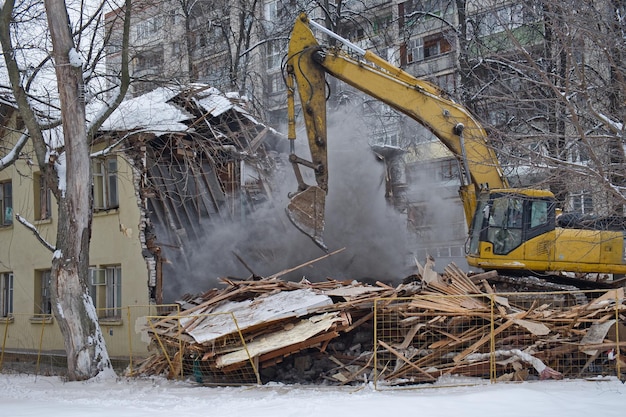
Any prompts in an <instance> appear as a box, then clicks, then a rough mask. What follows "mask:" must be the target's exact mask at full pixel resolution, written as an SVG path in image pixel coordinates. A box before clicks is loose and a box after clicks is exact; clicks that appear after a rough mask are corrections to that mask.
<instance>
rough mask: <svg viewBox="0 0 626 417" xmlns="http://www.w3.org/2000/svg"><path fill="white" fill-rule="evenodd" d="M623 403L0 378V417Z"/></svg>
mask: <svg viewBox="0 0 626 417" xmlns="http://www.w3.org/2000/svg"><path fill="white" fill-rule="evenodd" d="M429 387H432V385H429ZM625 396H626V385H624V384H622V383H621V382H620V381H619V380H617V379H616V378H612V379H604V380H603V379H599V380H594V381H583V380H566V381H537V382H523V383H515V384H506V383H498V384H487V385H485V384H480V383H479V384H477V385H471V386H454V387H440V386H437V387H436V389H429V388H425V389H381V390H375V389H374V387H373V385H372V384H371V383H369V384H368V383H364V384H362V385H360V386H342V387H333V386H320V385H316V386H301V385H285V384H278V383H268V384H266V385H263V386H253V387H250V386H241V387H210V386H198V385H197V384H195V383H192V382H189V381H170V380H167V379H165V378H160V377H156V378H141V379H140V378H137V379H132V378H130V379H127V378H121V379H119V380H114V379H106V380H98V379H96V378H94V379H92V380H89V381H84V382H67V381H64V380H63V378H59V377H54V376H35V375H21V374H0V404H2V415H3V416H21V417H40V416H42V415H45V416H46V417H68V416H89V417H109V416H116V417H131V416H132V417H135V416H150V417H171V416H172V415H175V416H177V417H192V416H193V417H196V416H204V415H211V416H254V417H270V416H271V417H286V416H302V417H306V416H359V417H370V416H371V417H379V416H393V415H396V416H405V415H408V414H412V413H413V414H417V413H418V412H419V414H420V415H424V416H438V417H459V416H463V417H485V416H498V417H517V416H567V417H590V416H602V417H618V416H620V417H621V416H622V415H623V414H624V398H625ZM411 410H413V412H411ZM416 410H418V411H416Z"/></svg>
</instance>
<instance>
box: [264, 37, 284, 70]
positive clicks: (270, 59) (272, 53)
mask: <svg viewBox="0 0 626 417" xmlns="http://www.w3.org/2000/svg"><path fill="white" fill-rule="evenodd" d="M266 45H267V54H266V56H267V69H268V70H273V69H278V68H280V61H281V58H282V54H281V49H282V48H281V43H280V42H278V41H269V42H267V44H266Z"/></svg>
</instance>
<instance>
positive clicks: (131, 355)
mask: <svg viewBox="0 0 626 417" xmlns="http://www.w3.org/2000/svg"><path fill="white" fill-rule="evenodd" d="M351 305H352V304H350V303H346V304H343V306H344V308H349V307H350V306H351ZM371 306H372V307H371V310H370V307H367V310H366V311H364V312H363V313H367V314H363V315H362V316H358V317H360V318H358V319H356V322H355V323H352V324H350V325H348V326H347V327H345V329H346V330H345V332H346V333H345V335H346V336H347V335H348V334H347V332H348V331H350V330H352V329H353V328H355V327H356V326H360V327H359V328H361V327H362V328H363V329H364V331H362V332H354V333H351V334H352V335H353V336H354V337H353V338H352V339H355V340H356V338H357V336H359V338H358V339H359V340H358V343H357V342H356V341H355V340H352V339H350V340H348V339H345V340H344V339H342V337H343V336H344V331H343V330H342V331H337V329H336V328H335V327H334V326H330V325H329V326H325V327H320V329H324V330H316V333H311V335H310V336H307V337H308V338H309V339H307V340H306V341H305V340H304V339H302V340H300V339H301V338H300V337H298V339H297V342H298V343H295V342H289V343H291V345H290V344H289V343H284V342H281V343H277V344H272V343H274V342H272V340H273V338H274V337H285V336H286V335H287V332H289V331H293V329H292V327H294V326H287V325H286V324H285V323H284V322H281V321H278V322H276V323H264V322H259V323H255V324H254V325H253V326H245V329H241V328H240V325H239V323H238V321H237V317H240V320H241V317H243V316H239V314H244V315H245V312H239V313H237V315H235V314H234V313H231V312H229V313H210V314H209V313H207V314H196V312H194V311H191V312H189V311H187V312H185V314H183V313H182V312H181V311H180V310H179V306H178V305H176V304H174V305H164V306H156V305H148V306H130V307H125V308H123V309H121V310H120V311H119V313H117V314H112V313H111V312H103V313H102V317H101V319H100V324H101V328H102V332H103V335H104V338H105V341H106V344H107V348H108V349H109V354H111V353H110V352H116V354H117V355H118V356H119V357H118V358H117V359H119V363H121V364H122V368H123V371H124V373H125V374H127V375H141V374H144V371H145V370H146V369H149V370H150V374H161V375H163V374H164V375H167V376H168V377H170V378H185V379H192V380H195V381H196V382H198V383H202V384H216V385H232V384H260V383H262V382H261V377H260V376H259V374H260V369H259V368H260V367H261V368H263V371H264V372H265V371H267V369H268V368H267V367H268V366H276V367H280V366H281V365H282V364H283V363H282V361H284V360H285V359H286V358H287V357H288V356H293V357H294V358H296V357H297V355H303V356H302V357H297V358H296V359H300V360H301V361H304V360H305V359H310V360H314V361H315V360H321V359H319V358H320V357H324V358H329V359H331V360H332V361H334V362H335V363H336V364H337V366H336V367H337V369H339V370H340V371H342V372H344V371H345V372H344V374H346V375H344V374H342V375H343V376H345V378H344V379H345V382H342V383H362V382H367V381H373V382H374V384H375V386H376V388H378V389H391V388H396V387H406V386H411V387H421V386H430V385H432V384H436V385H450V384H453V385H457V384H466V383H469V384H474V383H478V381H480V383H488V382H509V381H526V380H533V379H560V378H596V377H598V376H617V377H619V378H624V377H625V376H626V375H625V372H626V363H625V362H624V359H623V358H624V355H623V352H624V349H625V348H626V327H625V326H624V323H625V321H626V317H625V310H626V305H625V304H624V290H623V289H619V290H610V291H601V292H593V291H587V292H582V291H580V292H552V293H548V292H541V293H493V292H490V293H485V292H481V293H479V294H477V293H474V294H465V293H464V294H459V295H433V294H423V295H412V296H410V297H404V298H403V297H392V298H373V303H372V304H371ZM345 315H346V317H347V316H348V315H349V314H347V313H346V314H345ZM355 317H357V316H355ZM299 320H300V319H299ZM268 326H269V327H271V328H272V329H273V333H272V336H271V338H270V337H269V336H267V335H266V330H267V329H266V328H267V327H268ZM316 328H317V327H316ZM342 328H343V327H342ZM320 331H321V332H322V333H319V332H320ZM324 332H326V333H324ZM371 335H373V337H371ZM361 336H365V338H363V337H361ZM0 337H2V345H1V351H0V370H2V368H3V363H6V362H7V361H14V358H15V355H17V354H22V355H24V354H27V355H30V356H29V357H30V359H29V361H30V363H31V368H30V370H32V371H33V372H37V373H48V372H53V371H52V370H51V368H52V366H65V363H64V352H63V337H62V335H61V334H60V331H59V329H58V326H56V325H55V323H54V320H53V319H52V317H51V316H49V315H48V316H37V315H27V314H15V315H11V316H9V317H5V318H0ZM303 337H304V336H303ZM331 340H332V341H337V343H334V342H333V343H330V344H329V342H330V341H331ZM294 343H295V345H294ZM292 345H293V346H292ZM342 345H345V346H344V347H345V349H346V350H345V351H342V350H341V348H340V347H339V346H342ZM353 345H354V346H359V349H358V355H357V354H356V353H354V354H353V353H352V351H351V350H350V349H352V347H353ZM277 346H278V347H277ZM314 358H317V359H314ZM294 361H295V362H297V360H294ZM285 362H286V361H285ZM295 362H294V363H295ZM259 364H262V365H261V366H259ZM353 368H354V369H353ZM332 369H334V368H331V370H332ZM118 370H121V369H120V368H118ZM338 372H339V371H336V372H334V371H333V372H331V373H329V374H328V375H330V377H331V378H327V380H331V379H332V380H335V381H339V382H341V381H342V379H341V378H337V377H336V376H337V375H338ZM353 374H354V375H357V374H358V377H355V376H354V375H353ZM265 375H267V374H265ZM339 376H341V375H339Z"/></svg>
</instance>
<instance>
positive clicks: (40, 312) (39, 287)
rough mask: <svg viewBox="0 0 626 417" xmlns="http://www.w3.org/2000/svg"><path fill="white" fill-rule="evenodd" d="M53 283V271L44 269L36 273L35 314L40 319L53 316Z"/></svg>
mask: <svg viewBox="0 0 626 417" xmlns="http://www.w3.org/2000/svg"><path fill="white" fill-rule="evenodd" d="M51 281H52V270H51V269H42V270H38V271H35V291H36V293H35V297H33V298H34V299H35V302H36V304H35V308H34V310H35V311H34V314H35V316H36V317H38V318H45V316H50V315H52V295H51V292H50V284H51Z"/></svg>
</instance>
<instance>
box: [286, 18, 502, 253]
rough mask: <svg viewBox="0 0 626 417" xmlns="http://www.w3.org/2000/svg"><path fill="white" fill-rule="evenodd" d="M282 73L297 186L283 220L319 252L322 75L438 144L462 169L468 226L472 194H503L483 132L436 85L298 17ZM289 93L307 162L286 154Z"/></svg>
mask: <svg viewBox="0 0 626 417" xmlns="http://www.w3.org/2000/svg"><path fill="white" fill-rule="evenodd" d="M312 27H313V28H316V29H318V30H320V31H322V32H324V33H326V34H327V35H329V36H331V37H333V38H335V39H336V40H337V41H339V42H340V43H341V47H325V46H322V45H320V44H319V42H318V41H317V39H316V38H315V35H314V34H313V31H312V29H311V28H312ZM343 48H345V49H343ZM286 72H287V74H286V80H287V87H288V88H287V90H288V97H287V98H288V100H287V101H288V117H289V132H288V138H289V139H290V140H291V141H292V142H291V149H292V152H291V156H290V160H291V162H292V164H293V166H294V170H295V172H296V178H297V179H298V193H296V194H295V195H294V196H293V197H292V199H291V201H290V204H289V206H288V208H287V213H288V216H289V218H290V219H291V221H292V222H293V223H294V224H295V225H296V227H298V228H299V229H300V230H301V231H303V232H304V233H306V234H307V235H309V236H310V237H311V238H313V240H314V241H315V242H316V243H317V244H318V245H319V246H320V247H322V248H324V249H325V245H324V243H323V239H322V234H323V228H324V204H325V195H326V193H327V192H328V165H327V148H326V144H327V122H326V99H327V97H326V93H327V90H326V79H325V76H326V74H329V75H331V76H333V77H335V78H337V79H339V80H341V81H344V82H345V83H347V84H349V85H351V86H352V87H354V88H356V89H358V90H360V91H362V92H364V93H366V94H368V95H369V96H371V97H374V98H376V99H378V100H380V101H382V102H384V103H386V104H387V105H389V106H391V107H393V108H394V109H396V110H397V111H399V112H401V113H404V114H405V115H407V116H409V117H410V118H412V119H414V120H416V121H417V122H418V123H420V124H421V125H423V126H425V127H426V128H428V129H429V130H430V131H431V132H432V133H433V134H434V135H435V136H436V137H437V138H439V140H441V142H442V143H443V144H444V145H445V146H446V147H447V148H448V149H449V150H450V151H451V152H452V153H453V154H454V155H455V156H456V157H457V158H458V159H459V160H460V161H461V163H462V165H461V166H462V169H463V171H464V180H463V182H464V184H463V186H462V188H461V198H462V201H463V203H464V210H465V214H466V218H467V219H472V216H473V214H474V210H475V207H476V193H477V192H478V191H480V190H481V189H487V188H489V189H494V188H508V184H507V182H506V179H505V177H504V175H503V173H502V170H501V168H500V165H499V163H498V160H497V157H496V155H495V152H494V151H493V149H492V148H491V147H490V146H489V145H488V144H487V140H486V133H485V131H484V129H483V128H482V127H481V126H480V124H479V123H478V121H477V120H476V119H475V118H474V117H473V116H472V115H470V114H469V113H468V112H467V111H466V109H465V108H464V107H462V106H460V105H459V104H457V103H455V102H454V101H452V100H450V99H448V98H446V97H445V94H443V92H442V91H441V90H440V89H439V88H438V87H436V86H435V85H433V84H431V83H429V82H426V81H424V80H420V79H417V78H415V77H413V76H412V75H410V74H408V73H407V72H405V71H403V70H402V69H400V68H397V67H395V66H394V65H392V64H390V63H389V62H387V61H385V60H384V59H382V58H380V57H379V56H377V55H375V54H373V53H372V52H370V51H365V50H363V49H361V48H359V47H358V46H356V45H353V44H352V43H350V42H349V41H347V40H346V39H343V38H341V37H339V36H338V35H336V34H335V33H333V32H331V31H329V30H328V29H326V28H324V27H322V26H320V25H319V24H317V23H315V22H313V21H310V20H309V19H308V17H307V16H306V15H305V14H301V15H300V16H299V17H298V18H297V20H296V22H295V24H294V27H293V30H292V32H291V37H290V42H289V51H288V57H287V65H286ZM295 89H297V91H298V93H299V97H300V103H301V106H302V115H303V119H304V123H305V127H306V132H307V137H308V141H309V149H310V151H311V161H306V160H304V159H302V158H300V157H297V156H296V155H295V153H294V152H293V149H294V145H293V141H294V140H295V138H296V134H295V91H294V90H295ZM300 165H304V166H307V167H309V168H312V169H313V171H314V173H315V180H316V185H307V184H305V183H304V181H303V180H302V175H301V173H300V169H299V166H300ZM468 221H469V220H468Z"/></svg>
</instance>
